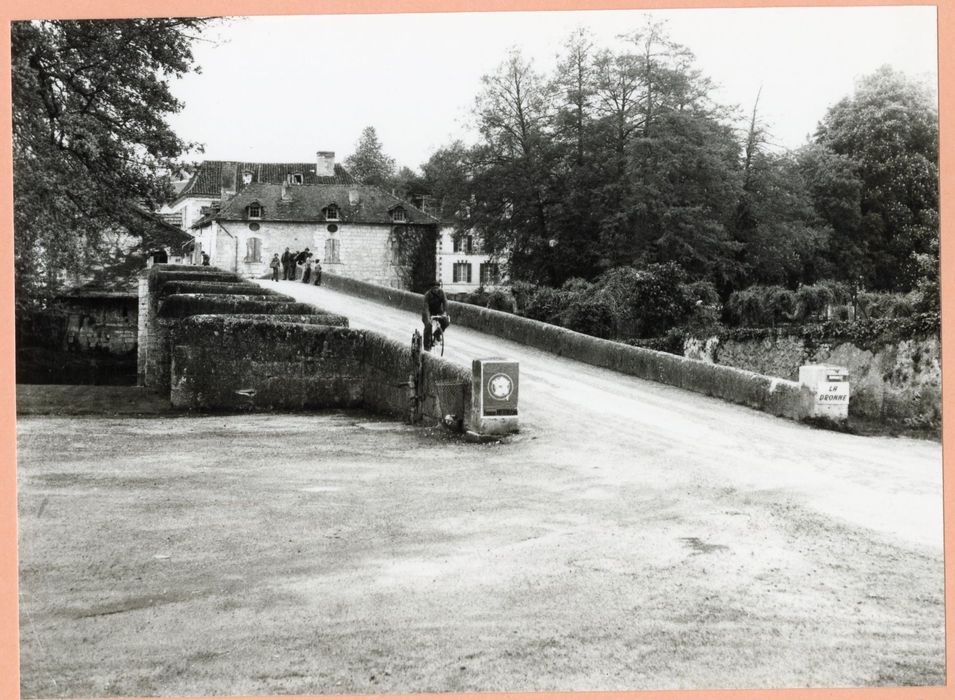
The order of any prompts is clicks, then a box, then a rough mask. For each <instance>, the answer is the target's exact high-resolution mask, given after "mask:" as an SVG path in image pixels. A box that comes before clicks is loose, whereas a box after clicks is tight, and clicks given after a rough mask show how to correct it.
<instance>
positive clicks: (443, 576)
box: [18, 336, 944, 698]
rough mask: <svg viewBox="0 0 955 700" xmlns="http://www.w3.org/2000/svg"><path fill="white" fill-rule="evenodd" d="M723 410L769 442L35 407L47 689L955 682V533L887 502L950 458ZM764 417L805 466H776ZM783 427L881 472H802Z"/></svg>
mask: <svg viewBox="0 0 955 700" xmlns="http://www.w3.org/2000/svg"><path fill="white" fill-rule="evenodd" d="M458 337H461V336H458ZM449 343H450V339H449ZM522 369H523V368H522ZM532 375H533V372H531V373H528V374H527V378H528V379H529V380H530V382H529V386H530V387H531V388H533V386H535V385H534V381H533V377H532ZM601 376H602V375H599V376H598V375H594V376H593V377H590V378H589V379H588V378H584V379H583V380H582V381H587V382H588V383H589V384H591V385H598V386H599V384H600V382H601V381H603V380H602V379H601ZM618 381H619V382H625V381H626V382H629V381H630V380H629V379H624V378H620V379H619V380H618ZM527 388H528V387H527V385H525V386H522V392H524V391H525V390H527ZM653 391H656V392H661V391H662V394H665V395H666V396H667V397H669V396H671V393H670V390H669V389H665V391H664V390H661V389H653ZM26 393H28V392H24V395H25V394H26ZM662 394H660V393H658V394H657V395H656V398H655V399H653V400H654V401H655V402H656V404H655V407H651V408H654V410H655V411H656V412H657V413H658V414H660V413H661V412H662V415H660V416H659V422H660V423H665V422H666V419H667V414H666V408H665V404H666V402H665V401H663V399H661V398H660V396H661V395H662ZM677 394H681V392H677ZM524 396H531V398H529V399H528V402H527V404H526V406H535V405H536V404H535V399H534V398H533V397H532V396H533V394H532V392H531V391H530V390H528V393H527V394H525V393H522V400H523V397H524ZM667 400H669V399H667ZM137 401H138V399H137ZM537 401H540V398H538V399H537ZM702 401H708V400H702ZM132 403H135V401H133V402H131V404H130V405H132ZM713 403H715V404H716V405H717V406H718V407H720V408H721V411H723V413H722V414H721V415H723V416H725V421H726V424H725V425H726V426H729V427H728V428H727V430H729V432H730V434H729V435H728V436H727V438H726V442H727V444H729V443H732V442H733V438H734V435H733V430H732V429H733V426H734V425H735V424H736V423H738V422H739V421H740V420H743V421H744V422H745V421H751V422H752V424H753V426H754V429H755V432H752V433H750V435H752V436H753V437H754V441H753V443H752V445H751V446H750V447H749V448H747V449H740V443H739V442H738V441H736V442H735V448H734V449H735V452H733V451H727V446H726V445H723V444H722V443H720V442H719V441H718V440H715V439H714V438H713V437H712V436H711V435H710V434H709V433H706V434H704V435H700V433H699V431H698V432H697V433H696V435H697V436H698V437H697V440H699V441H702V442H695V441H694V440H692V439H691V440H689V441H684V442H683V443H682V444H680V445H674V446H672V447H671V448H666V447H665V446H664V445H663V444H662V443H661V442H660V440H659V436H658V434H657V433H658V429H661V428H659V426H658V425H657V422H654V421H653V420H652V419H649V420H648V421H647V423H646V425H644V426H643V429H642V430H640V431H636V432H635V433H634V434H633V435H630V434H624V433H623V432H621V428H620V426H619V425H618V424H617V423H616V422H614V421H612V420H610V419H609V418H608V417H606V416H603V417H601V416H600V415H599V414H598V416H597V417H596V418H592V419H590V420H592V421H595V422H596V423H597V424H600V425H605V426H606V429H607V430H609V431H614V430H615V431H617V433H618V434H619V439H618V440H612V439H606V435H605V434H604V433H603V432H601V431H599V430H597V429H596V428H594V427H593V426H591V428H590V429H591V434H593V435H594V436H595V439H594V440H592V441H587V440H584V439H582V438H581V432H580V431H579V430H577V429H575V428H574V427H573V426H572V425H571V424H570V423H567V422H566V420H567V419H565V418H564V417H563V416H564V414H563V413H560V412H559V411H557V412H556V413H555V414H554V415H555V416H557V417H555V418H553V420H551V419H548V420H547V421H545V420H543V419H542V418H541V417H540V415H538V418H537V419H536V420H534V419H531V420H529V421H528V423H527V425H526V428H525V430H524V431H523V432H522V433H521V434H520V435H518V436H516V437H514V438H512V439H510V440H509V441H508V442H506V443H502V444H490V445H473V444H465V443H462V442H460V441H459V440H457V439H454V438H451V437H450V436H448V435H447V434H445V433H443V432H442V431H441V430H439V429H421V428H411V427H408V426H404V425H401V424H399V423H394V422H389V421H382V420H378V419H375V418H372V417H369V416H366V415H359V414H344V413H338V414H322V415H304V414H295V415H287V414H258V415H233V416H202V417H187V416H177V415H163V414H162V413H159V414H154V415H143V416H139V417H135V416H112V417H96V416H83V415H76V416H44V415H32V416H22V417H21V418H20V421H19V426H18V432H19V435H18V448H19V465H18V485H19V486H18V488H19V516H20V562H21V564H20V566H21V645H22V648H21V650H22V663H21V666H22V691H23V696H24V697H26V698H35V697H88V696H115V695H125V696H151V695H219V694H223V695H246V694H248V695H259V694H312V693H323V694H345V693H360V694H379V693H396V692H425V691H495V690H509V691H519V690H558V689H559V690H597V689H603V690H614V689H660V688H704V687H729V688H733V687H738V688H745V687H757V688H758V687H779V686H783V687H789V686H793V687H805V686H826V687H833V686H870V685H881V686H886V685H889V686H891V685H927V684H941V683H944V658H943V652H944V630H943V585H942V584H943V578H942V551H941V547H940V544H939V543H938V542H937V541H936V539H935V534H934V533H929V534H928V535H926V534H925V533H923V532H922V529H924V528H923V527H922V525H921V520H920V519H919V516H917V515H912V514H910V516H911V517H908V516H905V515H902V516H899V515H898V513H896V512H891V513H890V512H888V511H887V510H885V508H884V504H883V503H882V501H880V498H881V496H880V494H882V493H883V491H885V492H889V493H894V494H895V495H896V496H897V503H898V504H899V506H898V508H896V509H895V510H902V511H905V512H908V510H909V509H911V508H915V507H916V504H918V503H920V502H922V501H925V502H930V501H931V495H930V494H931V492H932V490H933V488H935V487H934V486H933V484H934V479H935V478H936V477H935V476H934V475H926V471H927V470H928V471H930V470H929V469H928V467H926V466H925V464H926V462H927V460H929V459H930V456H931V455H932V454H934V451H938V452H940V450H938V446H937V445H936V444H934V443H921V442H915V441H888V440H884V441H883V440H876V441H874V442H873V441H872V440H874V439H871V438H859V437H855V436H845V435H837V434H829V433H821V432H820V431H813V430H810V429H808V428H805V427H803V426H796V425H792V424H788V423H786V422H784V421H777V420H775V419H769V418H767V417H764V416H761V415H755V414H754V413H753V412H748V411H746V410H745V409H739V408H735V407H726V406H725V405H724V404H719V402H713ZM705 405H707V406H708V405H709V404H705ZM625 408H626V407H625ZM540 410H541V411H543V410H544V409H543V408H541V409H540ZM627 410H629V409H627ZM701 410H703V409H699V408H697V409H693V408H692V407H690V406H687V407H686V409H685V411H686V412H687V413H688V415H690V416H694V415H696V414H697V413H699V412H700V411H701ZM707 410H708V409H707ZM34 412H40V413H42V412H43V411H34ZM80 412H81V411H80ZM750 414H753V415H750ZM740 416H742V418H741V417H740ZM754 416H755V417H754ZM767 421H768V422H767ZM578 423H580V424H581V430H583V429H584V428H586V427H587V425H588V424H587V419H586V418H585V417H582V416H580V415H578ZM574 425H576V424H574ZM764 425H772V426H776V427H774V428H773V430H775V431H776V434H777V436H778V439H779V442H780V444H782V445H784V446H786V447H787V449H791V450H795V452H792V453H791V454H789V455H787V456H783V457H779V458H778V459H777V460H776V461H775V462H773V464H774V465H775V466H773V467H772V468H770V467H769V466H767V467H766V468H765V469H764V470H762V471H761V472H760V473H759V474H758V475H754V474H752V473H751V472H752V463H753V460H758V459H760V458H762V457H763V450H764V448H765V446H764V445H763V444H762V438H763V437H764V436H763V433H762V432H761V430H762V428H761V427H760V426H764ZM562 427H563V429H564V430H563V432H562V430H561V428H562ZM678 428H679V426H678ZM713 428H714V426H712V425H708V424H707V423H706V421H703V424H702V427H701V428H700V430H704V431H705V430H710V431H711V432H712V429H713ZM766 430H769V429H768V428H766ZM787 431H797V433H796V435H797V437H798V436H799V435H801V436H802V440H803V441H804V442H811V440H812V439H813V436H817V435H823V437H824V438H825V440H823V450H824V454H825V455H829V453H830V452H832V453H835V452H836V451H837V447H838V446H839V445H849V446H850V448H852V449H855V450H856V454H859V455H860V458H859V459H858V460H857V468H856V472H855V473H853V474H851V475H850V474H848V473H844V472H843V471H841V470H840V468H839V464H838V461H837V460H836V461H835V462H834V464H835V466H834V467H833V471H830V472H826V473H827V474H828V478H823V476H820V474H822V473H823V472H825V470H823V469H821V468H819V467H818V466H816V467H813V466H812V465H810V464H808V463H806V464H804V467H805V468H804V470H803V472H804V474H803V475H802V476H801V478H799V479H796V478H793V477H792V475H791V474H790V471H791V469H792V467H793V465H794V464H797V463H799V460H803V461H805V456H804V455H802V454H801V453H799V452H798V449H799V448H798V440H797V439H796V438H793V437H791V436H789V433H788V432H787ZM846 440H848V441H850V442H849V443H845V442H842V441H846ZM866 440H869V441H870V442H860V443H856V442H851V441H866ZM832 441H836V443H835V444H834V443H833V442H832ZM790 444H792V445H794V447H792V448H789V447H788V445H790ZM852 446H855V447H854V448H853V447H852ZM860 446H861V447H860ZM867 449H871V450H872V451H873V453H881V452H884V453H885V455H884V457H883V458H882V459H874V458H873V459H874V461H869V460H867V459H866V457H867V456H868V453H867V452H866V450H867ZM880 450H881V452H880ZM894 450H897V451H899V452H896V451H894ZM899 453H901V454H903V455H909V462H904V461H903V462H901V463H900V462H899V461H898V460H899ZM734 454H735V455H736V457H735V458H734V457H732V455H734ZM937 457H938V459H939V463H938V469H939V472H940V454H939V455H937ZM789 460H791V461H789ZM889 467H892V468H893V469H894V470H895V471H894V472H893V473H890V468H889ZM892 474H894V476H893V475H892ZM807 484H808V485H807ZM827 489H830V490H831V489H835V492H834V493H830V494H828V495H827V494H826V493H824V491H826V490H827ZM927 494H929V495H927ZM936 496H937V497H939V498H940V495H939V494H936ZM840 502H841V503H842V504H843V506H844V507H843V509H842V512H841V513H840V512H839V509H838V508H837V505H838V504H839V503H840ZM880 504H881V505H880ZM879 508H882V509H883V511H884V512H885V517H884V518H883V522H882V523H881V524H874V522H873V521H874V519H873V517H872V516H871V511H873V510H877V509H879ZM928 510H930V511H931V508H929V509H928ZM932 512H934V511H932ZM886 523H887V524H886ZM939 524H940V522H939Z"/></svg>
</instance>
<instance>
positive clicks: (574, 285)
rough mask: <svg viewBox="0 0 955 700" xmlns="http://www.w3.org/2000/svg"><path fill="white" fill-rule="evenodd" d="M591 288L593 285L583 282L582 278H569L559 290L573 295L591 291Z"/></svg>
mask: <svg viewBox="0 0 955 700" xmlns="http://www.w3.org/2000/svg"><path fill="white" fill-rule="evenodd" d="M593 286H594V285H593V284H591V283H590V282H588V281H587V280H585V279H584V278H583V277H571V278H570V279H569V280H567V281H566V282H564V284H563V285H562V286H561V289H563V290H565V291H568V292H572V293H574V294H580V293H581V292H589V291H591V290H592V289H593Z"/></svg>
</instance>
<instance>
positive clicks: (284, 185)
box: [282, 180, 292, 202]
mask: <svg viewBox="0 0 955 700" xmlns="http://www.w3.org/2000/svg"><path fill="white" fill-rule="evenodd" d="M282 201H283V202H290V201H292V193H291V192H289V191H288V180H283V181H282Z"/></svg>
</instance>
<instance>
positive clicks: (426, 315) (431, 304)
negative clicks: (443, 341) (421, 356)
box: [421, 280, 451, 350]
mask: <svg viewBox="0 0 955 700" xmlns="http://www.w3.org/2000/svg"><path fill="white" fill-rule="evenodd" d="M432 316H440V317H441V318H439V319H438V324H439V325H440V326H441V332H442V333H443V332H444V331H445V330H446V329H447V327H448V326H449V325H450V324H451V320H450V319H449V318H448V298H447V297H446V296H445V294H444V290H443V289H441V283H440V282H438V281H437V280H435V281H434V282H432V283H431V287H430V289H428V291H427V292H425V293H424V309H422V311H421V320H422V321H424V349H425V350H430V349H431V346H432V345H433V344H434V338H432V337H431V317H432Z"/></svg>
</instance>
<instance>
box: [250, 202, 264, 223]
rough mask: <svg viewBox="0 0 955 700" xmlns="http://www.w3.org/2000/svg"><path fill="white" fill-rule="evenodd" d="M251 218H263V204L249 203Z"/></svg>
mask: <svg viewBox="0 0 955 700" xmlns="http://www.w3.org/2000/svg"><path fill="white" fill-rule="evenodd" d="M249 218H250V219H261V218H262V205H261V204H259V203H258V202H252V204H250V205H249Z"/></svg>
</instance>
